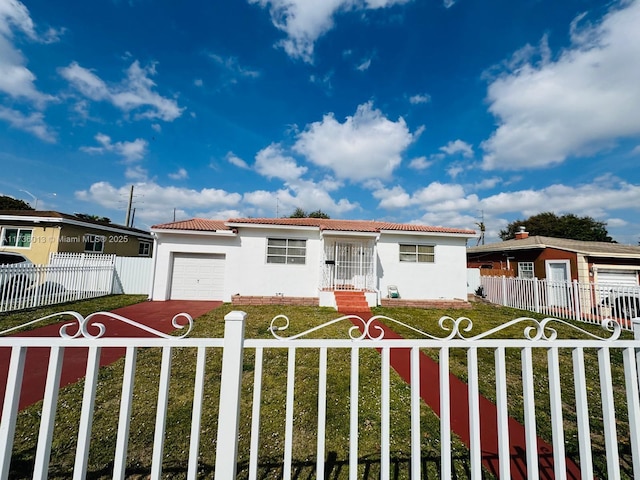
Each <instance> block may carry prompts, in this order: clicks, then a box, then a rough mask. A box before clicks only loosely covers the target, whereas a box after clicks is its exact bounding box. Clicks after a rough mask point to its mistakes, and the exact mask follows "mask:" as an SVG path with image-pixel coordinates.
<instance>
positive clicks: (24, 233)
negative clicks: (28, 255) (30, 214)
mask: <svg viewBox="0 0 640 480" xmlns="http://www.w3.org/2000/svg"><path fill="white" fill-rule="evenodd" d="M32 232H33V231H32V230H31V229H30V228H5V229H4V230H3V232H2V246H3V247H23V248H29V247H30V246H31V234H32Z"/></svg>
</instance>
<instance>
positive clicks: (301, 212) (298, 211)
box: [289, 207, 307, 218]
mask: <svg viewBox="0 0 640 480" xmlns="http://www.w3.org/2000/svg"><path fill="white" fill-rule="evenodd" d="M289 218H307V212H305V211H304V210H303V209H301V208H300V207H298V208H296V209H295V210H294V211H293V213H292V214H291V215H289Z"/></svg>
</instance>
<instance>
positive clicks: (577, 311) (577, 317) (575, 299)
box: [572, 280, 582, 321]
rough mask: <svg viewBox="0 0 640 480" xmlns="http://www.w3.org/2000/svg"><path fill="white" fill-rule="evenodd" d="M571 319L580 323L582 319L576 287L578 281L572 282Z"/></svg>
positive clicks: (577, 288) (578, 293) (578, 289)
mask: <svg viewBox="0 0 640 480" xmlns="http://www.w3.org/2000/svg"><path fill="white" fill-rule="evenodd" d="M572 284H573V310H574V312H573V318H574V319H575V320H576V321H580V319H581V318H582V312H581V311H580V310H581V309H580V288H579V285H578V280H573V282H572Z"/></svg>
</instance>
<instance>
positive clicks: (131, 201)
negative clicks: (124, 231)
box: [125, 185, 133, 227]
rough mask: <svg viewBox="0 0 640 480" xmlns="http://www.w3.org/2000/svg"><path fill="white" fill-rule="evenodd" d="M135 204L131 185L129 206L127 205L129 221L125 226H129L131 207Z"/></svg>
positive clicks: (127, 220)
mask: <svg viewBox="0 0 640 480" xmlns="http://www.w3.org/2000/svg"><path fill="white" fill-rule="evenodd" d="M132 204H133V185H131V190H129V204H128V205H127V219H126V221H125V225H126V226H127V227H128V226H129V220H130V218H131V205H132Z"/></svg>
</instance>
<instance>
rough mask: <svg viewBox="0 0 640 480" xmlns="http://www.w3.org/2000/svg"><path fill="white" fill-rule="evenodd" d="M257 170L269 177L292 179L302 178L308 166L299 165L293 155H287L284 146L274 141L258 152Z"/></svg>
mask: <svg viewBox="0 0 640 480" xmlns="http://www.w3.org/2000/svg"><path fill="white" fill-rule="evenodd" d="M255 168H256V171H257V172H258V173H259V174H260V175H263V176H265V177H267V178H279V179H281V180H285V181H292V180H296V179H298V178H300V177H301V176H302V175H304V174H305V172H306V171H307V167H301V166H298V164H297V163H296V160H295V159H294V158H293V157H290V156H288V155H286V153H285V152H284V150H283V148H282V146H280V145H278V144H275V143H272V144H271V145H269V146H268V147H266V148H263V149H262V150H260V151H259V152H258V153H257V154H256V163H255Z"/></svg>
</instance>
